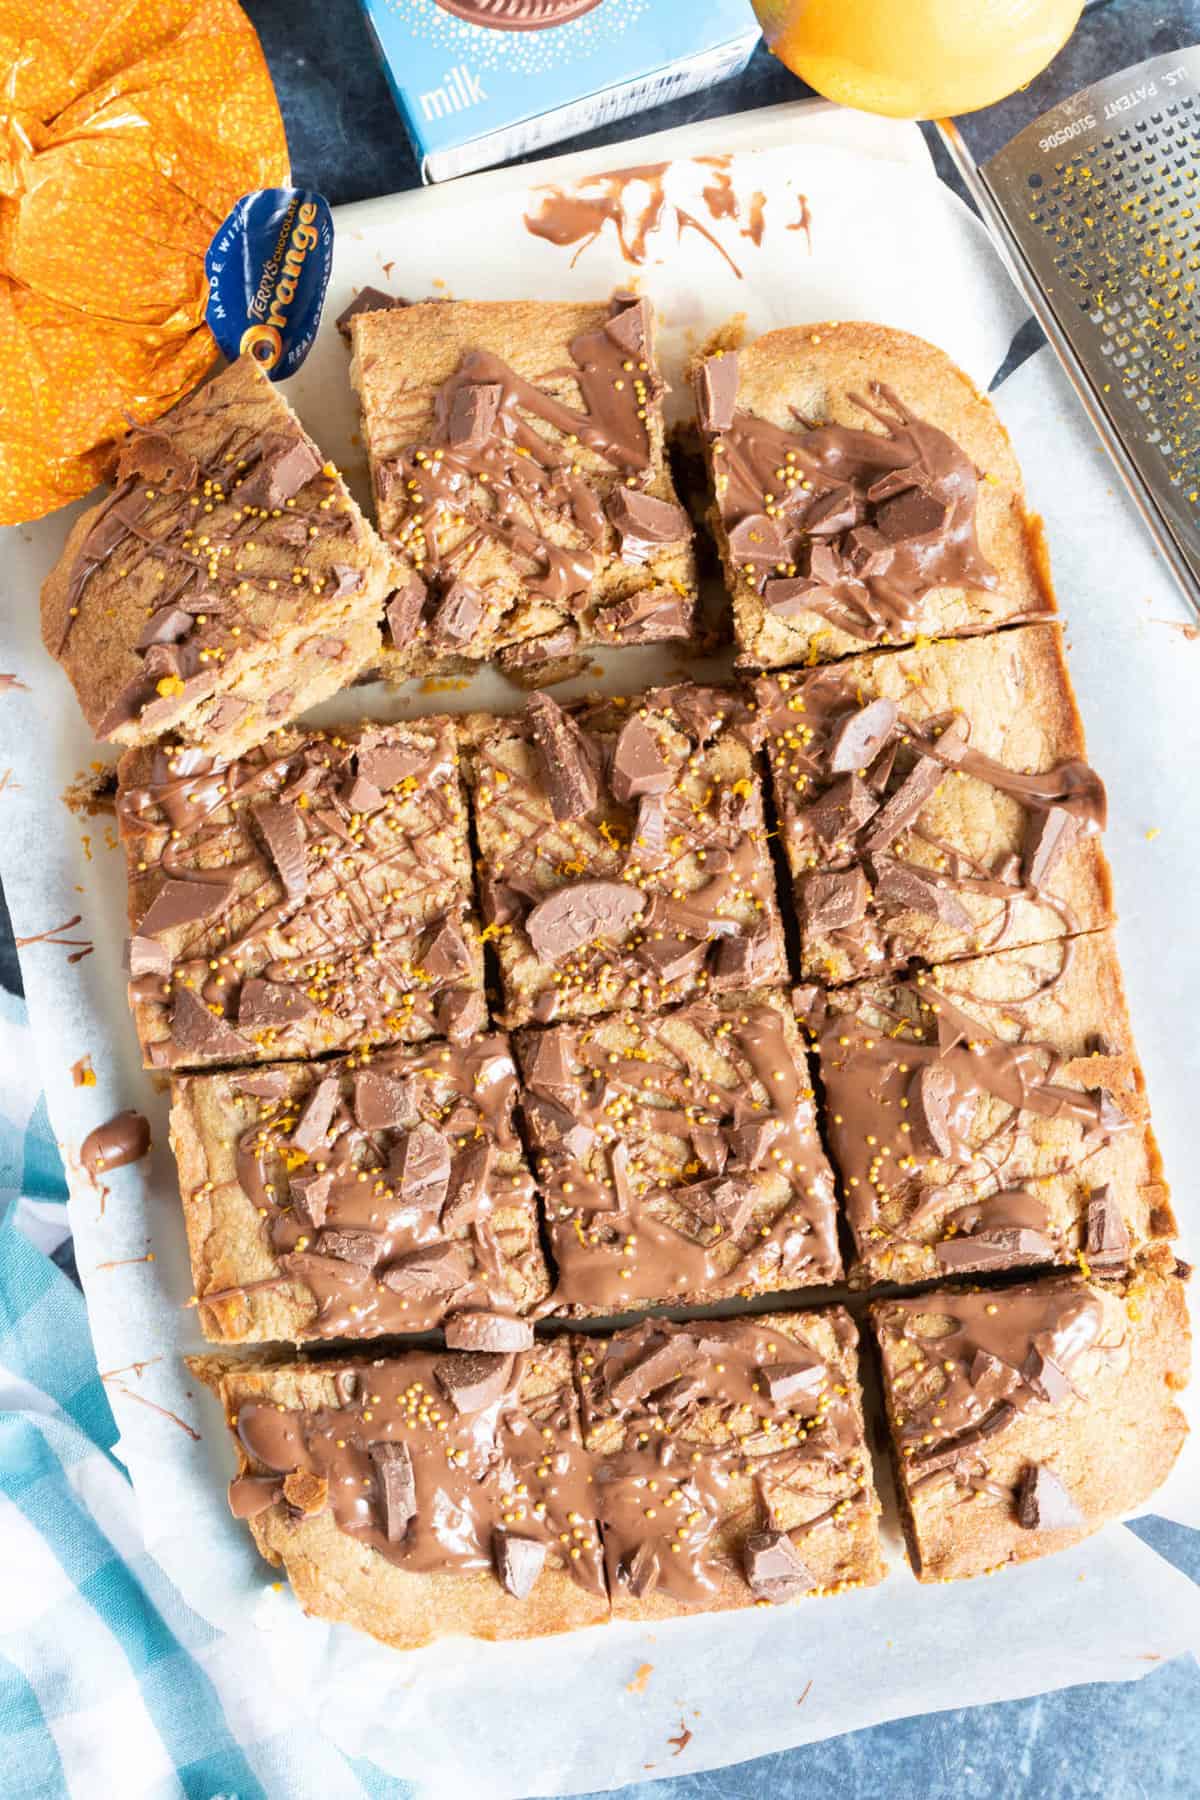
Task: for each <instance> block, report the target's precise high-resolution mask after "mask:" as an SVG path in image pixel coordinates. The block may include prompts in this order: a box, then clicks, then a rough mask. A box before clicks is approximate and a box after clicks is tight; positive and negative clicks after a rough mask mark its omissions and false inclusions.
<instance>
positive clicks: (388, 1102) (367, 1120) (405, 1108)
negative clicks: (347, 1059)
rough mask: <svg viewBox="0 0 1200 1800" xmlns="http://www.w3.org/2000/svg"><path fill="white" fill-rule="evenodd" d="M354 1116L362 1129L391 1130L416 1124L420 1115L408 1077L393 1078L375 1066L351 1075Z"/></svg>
mask: <svg viewBox="0 0 1200 1800" xmlns="http://www.w3.org/2000/svg"><path fill="white" fill-rule="evenodd" d="M354 1117H355V1119H356V1120H357V1121H358V1123H359V1125H361V1126H362V1128H363V1130H364V1131H392V1130H394V1129H395V1128H396V1127H397V1126H412V1125H415V1124H416V1123H417V1121H418V1119H419V1117H420V1113H419V1111H418V1108H417V1102H416V1096H415V1094H414V1092H413V1086H412V1083H411V1082H410V1081H394V1080H393V1079H392V1077H391V1076H390V1075H381V1074H379V1073H378V1072H377V1071H376V1070H374V1069H362V1070H360V1071H359V1073H358V1074H356V1075H355V1077H354Z"/></svg>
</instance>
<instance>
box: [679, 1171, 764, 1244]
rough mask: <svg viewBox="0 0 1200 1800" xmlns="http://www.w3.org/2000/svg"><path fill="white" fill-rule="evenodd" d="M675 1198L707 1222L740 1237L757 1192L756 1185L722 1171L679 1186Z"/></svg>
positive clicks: (748, 1218) (751, 1210)
mask: <svg viewBox="0 0 1200 1800" xmlns="http://www.w3.org/2000/svg"><path fill="white" fill-rule="evenodd" d="M675 1198H676V1200H677V1201H678V1203H679V1205H680V1206H685V1207H686V1208H687V1210H688V1211H689V1212H691V1213H694V1214H695V1215H696V1217H697V1218H698V1219H700V1220H701V1221H702V1222H703V1223H704V1224H706V1225H719V1226H720V1227H721V1228H722V1230H723V1231H727V1232H728V1233H729V1235H730V1236H731V1237H737V1235H738V1233H739V1232H741V1231H743V1230H744V1229H745V1227H746V1225H747V1224H748V1223H749V1221H750V1215H751V1213H752V1212H753V1210H754V1198H755V1195H754V1189H753V1188H751V1187H750V1186H748V1185H747V1183H746V1182H744V1181H739V1180H738V1179H737V1178H736V1177H735V1176H732V1175H718V1176H715V1177H714V1178H713V1180H711V1181H696V1182H693V1183H692V1185H691V1186H690V1187H681V1188H676V1190H675Z"/></svg>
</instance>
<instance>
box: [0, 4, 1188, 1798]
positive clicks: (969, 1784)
mask: <svg viewBox="0 0 1200 1800" xmlns="http://www.w3.org/2000/svg"><path fill="white" fill-rule="evenodd" d="M243 3H244V5H245V6H246V10H247V11H248V13H249V14H250V16H251V18H252V19H253V21H254V23H255V25H256V26H257V28H258V30H259V33H260V35H261V37H262V40H263V45H264V48H265V50H266V53H267V57H268V61H269V62H270V66H271V72H272V74H273V76H274V79H275V83H276V86H277V88H278V90H279V97H280V102H281V105H282V109H283V115H284V119H285V121H286V124H287V130H288V139H289V143H290V146H291V153H292V164H293V171H294V179H295V180H296V181H297V182H299V183H303V184H310V183H311V184H312V185H313V186H316V187H319V188H320V190H321V191H322V192H323V193H324V194H325V195H326V196H327V198H328V199H329V200H330V201H331V202H332V203H334V204H338V203H340V202H344V201H348V200H357V199H363V198H366V197H368V196H371V195H376V194H386V193H392V192H395V191H396V190H397V189H400V188H405V187H411V186H413V185H415V184H416V181H417V171H416V165H415V162H414V159H413V156H412V152H411V150H410V148H409V146H408V143H407V140H406V138H405V135H404V131H403V127H402V126H401V123H400V120H399V118H398V117H397V115H396V112H395V110H394V108H393V105H392V102H391V99H390V96H389V93H388V89H387V86H386V83H385V81H384V77H383V75H382V72H381V71H380V68H379V65H378V62H377V60H376V56H375V52H374V49H373V46H372V44H371V42H370V40H369V38H368V35H367V31H366V28H365V26H364V24H363V21H362V17H361V14H360V13H359V10H358V7H357V4H356V0H319V3H316V4H309V5H304V6H299V7H297V6H296V5H295V4H294V3H289V0H243ZM961 3H963V4H967V3H969V0H961ZM893 4H895V5H896V12H897V15H898V17H902V13H903V7H902V5H900V4H897V3H896V0H893ZM1197 40H1200V0H1172V3H1170V4H1162V5H1160V4H1154V3H1152V0H1100V3H1099V4H1097V5H1094V6H1092V7H1090V8H1089V11H1088V14H1087V20H1086V25H1085V27H1084V28H1083V29H1082V30H1081V32H1080V34H1079V35H1078V36H1077V39H1076V40H1073V42H1072V44H1071V45H1070V46H1068V49H1067V51H1065V52H1064V53H1063V55H1062V56H1061V57H1060V58H1059V59H1058V61H1057V62H1056V64H1055V65H1053V67H1052V69H1051V71H1050V72H1049V73H1048V75H1047V76H1045V77H1042V78H1040V79H1039V81H1038V82H1037V83H1035V84H1034V87H1033V90H1032V91H1031V92H1030V93H1029V94H1028V95H1026V96H1019V97H1017V98H1015V99H1014V101H1013V102H1010V103H1008V104H1007V105H1006V107H1005V108H1003V109H996V112H995V113H994V114H991V115H988V116H987V117H986V118H985V119H983V120H980V121H977V122H976V123H975V124H974V126H973V129H972V142H973V144H974V146H975V149H976V154H977V155H982V154H986V152H987V151H988V150H990V149H993V148H997V147H998V146H999V144H1000V143H1002V142H1004V141H1006V140H1007V138H1009V137H1010V136H1011V135H1012V134H1013V132H1014V131H1015V130H1016V129H1017V128H1018V126H1019V125H1020V123H1022V122H1023V119H1024V118H1025V117H1032V116H1035V115H1036V114H1037V113H1038V112H1040V111H1041V110H1043V109H1044V107H1045V106H1047V105H1048V104H1050V103H1051V101H1052V100H1053V99H1054V98H1055V97H1057V96H1059V95H1064V94H1068V93H1071V92H1073V91H1075V89H1077V88H1078V87H1080V86H1083V85H1084V84H1085V83H1086V81H1087V80H1088V79H1090V78H1091V77H1093V76H1094V75H1096V74H1098V73H1100V72H1101V71H1102V70H1103V69H1104V68H1105V67H1108V68H1117V67H1120V66H1123V65H1126V66H1127V65H1129V64H1132V63H1135V62H1137V61H1140V60H1142V59H1143V58H1144V57H1147V56H1150V55H1153V54H1154V53H1155V52H1156V51H1158V50H1165V49H1170V48H1172V47H1175V46H1177V45H1179V44H1181V43H1185V42H1195V41H1197ZM798 91H799V89H798V84H797V83H796V82H795V81H794V80H793V79H792V78H791V77H790V76H789V75H788V74H787V72H786V71H785V70H784V69H782V68H781V67H780V66H779V65H778V64H777V63H775V61H774V60H773V59H772V58H771V57H770V56H769V55H767V53H766V52H765V51H764V50H762V49H760V50H759V51H758V52H757V53H756V55H755V57H754V59H753V61H752V62H751V64H750V67H749V68H748V69H747V71H746V73H745V74H744V75H743V76H741V77H739V78H738V79H737V80H735V81H733V82H728V83H725V84H723V85H721V86H719V87H716V88H713V89H710V90H709V91H708V92H707V93H705V94H703V95H700V96H697V97H695V98H692V99H688V100H684V101H681V102H678V103H675V104H673V105H671V106H667V107H663V108H660V109H658V110H657V111H656V112H652V113H645V114H642V115H640V117H638V118H637V119H634V120H630V121H623V122H621V123H619V124H617V125H613V126H609V127H606V128H604V129H603V130H601V131H599V132H595V133H593V134H591V135H590V136H589V137H587V138H583V139H578V140H575V146H573V147H576V146H581V145H584V144H589V143H608V142H619V140H620V139H621V138H622V137H628V136H632V135H635V134H641V133H642V132H645V131H651V130H656V129H661V128H663V127H665V126H668V125H676V124H682V123H687V122H690V121H691V120H693V119H697V118H704V117H719V116H721V115H724V114H727V113H731V112H738V111H743V110H745V109H747V108H750V107H756V106H764V105H771V104H774V103H775V102H778V101H781V100H787V99H791V98H794V97H795V96H796V94H797V92H798ZM1021 109H1024V110H1021ZM1015 113H1019V116H1014V114H1015ZM1034 342H1036V338H1034V337H1033V336H1032V334H1031V335H1030V336H1029V338H1028V341H1027V344H1026V346H1025V347H1027V348H1028V347H1032V344H1033V343H1034ZM0 979H2V980H3V982H4V984H5V985H6V986H8V987H10V988H16V987H18V986H19V976H18V975H17V972H16V963H15V953H14V952H13V950H12V945H11V934H10V932H9V930H8V919H7V914H6V913H5V911H4V909H3V901H2V897H0ZM1138 1531H1139V1534H1140V1535H1141V1536H1142V1537H1144V1538H1145V1539H1146V1540H1147V1541H1148V1542H1150V1543H1152V1544H1153V1545H1154V1547H1155V1548H1156V1549H1158V1550H1160V1551H1161V1552H1162V1554H1164V1555H1165V1556H1167V1557H1169V1558H1170V1559H1171V1561H1172V1562H1174V1563H1175V1564H1176V1565H1177V1566H1178V1567H1180V1568H1182V1569H1184V1570H1186V1571H1187V1572H1188V1573H1189V1574H1190V1575H1191V1576H1192V1578H1193V1579H1194V1580H1198V1581H1200V1535H1198V1534H1195V1533H1189V1532H1186V1531H1183V1530H1180V1529H1177V1528H1175V1527H1172V1526H1170V1525H1167V1524H1166V1523H1164V1522H1163V1521H1160V1520H1150V1521H1147V1522H1146V1523H1144V1524H1143V1525H1141V1526H1139V1527H1138ZM1129 1603H1130V1605H1131V1606H1136V1605H1137V1596H1136V1595H1133V1594H1131V1595H1130V1597H1129ZM830 1627H831V1629H834V1628H835V1625H834V1621H833V1620H832V1618H831V1622H830ZM1003 1654H1004V1646H1003V1645H1002V1644H997V1646H996V1655H997V1657H998V1658H999V1657H1002V1656H1003ZM731 1679H735V1680H741V1681H743V1682H744V1684H745V1688H746V1703H747V1705H748V1706H753V1704H754V1680H753V1672H752V1671H749V1670H747V1671H731ZM0 1785H2V1783H0ZM622 1791H623V1794H624V1795H625V1796H627V1797H630V1800H632V1797H633V1796H644V1797H645V1800H700V1797H701V1796H704V1797H705V1800H714V1797H717V1800H735V1797H736V1800H741V1797H742V1796H745V1797H747V1800H749V1796H760V1795H770V1796H772V1800H797V1797H799V1796H802V1795H804V1796H807V1795H809V1794H818V1793H819V1794H820V1795H822V1796H823V1797H826V1800H843V1797H848V1796H854V1800H864V1797H867V1796H874V1795H884V1794H886V1795H888V1796H889V1797H890V1800H909V1797H910V1796H911V1797H912V1800H918V1797H919V1800H951V1797H953V1800H973V1797H974V1796H980V1797H983V1796H986V1797H987V1800H1004V1797H1005V1796H1015V1795H1021V1796H1032V1795H1038V1796H1041V1795H1047V1796H1054V1797H1055V1800H1076V1797H1077V1796H1079V1797H1082V1796H1103V1800H1134V1797H1135V1796H1137V1797H1146V1796H1149V1797H1152V1800H1183V1797H1185V1796H1187V1797H1189V1800H1190V1797H1192V1796H1196V1795H1198V1794H1200V1668H1197V1666H1196V1664H1195V1663H1194V1662H1192V1661H1190V1660H1183V1661H1180V1662H1176V1663H1172V1664H1170V1665H1168V1666H1167V1667H1165V1668H1163V1669H1161V1670H1158V1671H1156V1672H1155V1673H1153V1674H1151V1675H1149V1676H1147V1677H1146V1678H1145V1679H1144V1680H1142V1681H1141V1682H1138V1683H1136V1684H1129V1685H1124V1686H1116V1687H1108V1688H1098V1687H1079V1688H1071V1689H1067V1690H1064V1691H1063V1692H1061V1693H1057V1694H1052V1695H1048V1696H1045V1697H1043V1698H1041V1699H1037V1700H1029V1701H1018V1702H1013V1703H1009V1704H1006V1705H1002V1706H991V1707H978V1708H975V1709H973V1710H971V1711H966V1712H950V1713H941V1714H933V1715H929V1716H926V1717H922V1718H915V1719H909V1720H903V1721H899V1722H897V1723H894V1724H890V1725H883V1726H877V1727H875V1728H873V1729H871V1730H868V1731H861V1732H855V1733H852V1734H850V1735H849V1736H846V1737H841V1738H835V1739H832V1740H830V1741H828V1742H826V1743H823V1744H816V1745H811V1746H808V1747H806V1748H803V1749H799V1750H794V1751H791V1752H788V1753H786V1754H781V1755H777V1756H771V1757H765V1758H763V1759H761V1760H760V1761H756V1762H749V1763H743V1764H740V1765H739V1766H737V1767H736V1768H730V1769H725V1770H720V1771H717V1772H714V1773H712V1774H707V1775H693V1776H687V1777H683V1778H680V1779H678V1780H674V1781H672V1780H669V1779H668V1780H664V1781H658V1782H652V1783H650V1782H647V1783H641V1784H638V1785H636V1786H634V1787H630V1788H627V1789H624V1790H622Z"/></svg>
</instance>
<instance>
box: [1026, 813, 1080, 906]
mask: <svg viewBox="0 0 1200 1800" xmlns="http://www.w3.org/2000/svg"><path fill="white" fill-rule="evenodd" d="M1078 835H1079V821H1078V819H1076V817H1075V815H1074V813H1070V812H1068V811H1067V809H1066V807H1065V806H1051V807H1047V809H1046V810H1045V811H1044V812H1042V811H1040V810H1038V811H1035V812H1031V813H1030V815H1029V819H1028V823H1027V824H1026V827H1025V844H1024V848H1023V851H1022V862H1023V864H1024V869H1025V879H1026V881H1027V882H1028V883H1029V886H1030V887H1031V888H1033V890H1034V892H1035V893H1036V892H1038V891H1039V890H1040V889H1041V888H1044V887H1045V885H1046V881H1047V879H1048V877H1049V875H1050V871H1051V870H1052V869H1053V867H1054V865H1055V863H1056V862H1057V861H1058V859H1059V857H1060V856H1061V855H1062V854H1063V852H1064V851H1065V850H1069V849H1070V847H1071V845H1072V844H1073V843H1074V842H1075V839H1076V838H1077V837H1078Z"/></svg>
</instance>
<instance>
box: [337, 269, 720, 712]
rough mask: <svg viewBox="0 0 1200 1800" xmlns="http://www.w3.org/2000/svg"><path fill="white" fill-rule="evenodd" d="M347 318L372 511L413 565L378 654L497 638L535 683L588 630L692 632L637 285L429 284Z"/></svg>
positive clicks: (495, 653)
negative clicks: (470, 295) (555, 289)
mask: <svg viewBox="0 0 1200 1800" xmlns="http://www.w3.org/2000/svg"><path fill="white" fill-rule="evenodd" d="M350 333H351V340H352V344H353V352H354V360H353V366H352V373H353V380H354V384H355V386H356V388H357V389H358V394H359V399H360V402H361V406H362V416H363V432H364V436H365V438H366V443H367V449H368V451H369V453H370V459H371V470H372V475H373V478H374V483H375V492H376V496H377V502H378V516H379V522H380V527H381V529H382V531H383V533H384V535H385V537H386V538H387V539H388V541H389V542H390V543H392V544H395V545H396V546H397V547H398V548H399V549H400V550H401V551H402V552H403V554H404V556H405V558H406V559H407V560H408V561H410V562H411V563H412V565H413V567H414V568H415V569H416V571H417V577H416V578H415V579H414V580H413V581H411V582H410V583H409V584H408V586H407V587H406V589H405V590H404V593H403V594H402V595H401V596H399V597H398V599H397V600H396V601H395V602H394V603H393V604H392V605H391V606H390V607H389V609H388V619H389V631H388V637H387V645H388V654H387V655H385V663H384V667H385V672H386V673H390V674H393V675H395V676H397V677H402V676H404V675H408V674H412V673H413V672H414V671H420V670H425V669H428V668H431V667H436V666H439V665H442V666H459V665H467V664H470V663H474V662H478V661H480V660H482V659H484V658H490V657H496V658H498V659H499V662H500V665H501V667H502V668H504V669H506V670H507V671H508V672H509V673H510V674H512V675H513V676H514V678H516V679H518V680H522V681H525V682H528V683H530V684H532V685H538V684H539V683H540V682H542V681H543V680H545V679H547V678H553V679H557V678H559V677H561V676H562V675H563V674H564V673H570V672H573V671H574V670H575V669H576V668H578V667H581V666H582V660H581V658H580V652H581V650H583V649H585V648H586V647H587V646H589V645H594V644H648V643H657V642H660V641H663V640H667V639H683V638H688V637H690V635H691V629H692V615H693V611H694V607H695V600H696V576H695V563H694V559H693V556H692V549H691V537H692V529H691V524H690V521H689V520H688V517H687V514H686V513H685V512H684V510H683V508H682V507H681V506H680V505H679V503H678V501H677V499H676V497H675V493H674V490H673V488H672V486H671V477H670V473H669V471H668V468H667V463H666V455H665V450H664V445H663V424H662V408H661V399H662V393H663V383H662V378H661V376H660V375H659V373H658V368H657V364H656V363H655V360H654V345H653V319H652V314H651V310H650V304H649V302H648V301H646V300H639V299H637V298H636V297H634V296H633V295H628V294H626V295H618V296H616V297H615V298H614V299H613V300H612V301H611V302H608V303H605V304H592V305H586V304H580V303H576V302H565V301H563V302H557V301H555V302H551V301H512V302H480V301H451V302H446V301H436V302H429V303H426V304H422V305H417V306H408V307H402V308H398V309H395V310H391V311H384V312H378V311H375V312H371V311H368V312H360V313H358V314H357V315H356V316H355V317H354V318H352V319H351V320H350Z"/></svg>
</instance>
